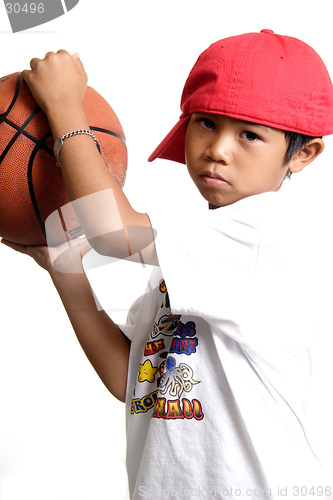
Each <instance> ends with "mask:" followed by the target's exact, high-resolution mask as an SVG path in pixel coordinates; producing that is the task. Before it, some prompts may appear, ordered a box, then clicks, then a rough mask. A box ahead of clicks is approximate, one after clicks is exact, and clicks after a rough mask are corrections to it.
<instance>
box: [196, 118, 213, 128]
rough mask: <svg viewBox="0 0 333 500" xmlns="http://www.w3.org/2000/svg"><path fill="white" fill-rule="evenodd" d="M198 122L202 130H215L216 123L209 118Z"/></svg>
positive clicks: (200, 119)
mask: <svg viewBox="0 0 333 500" xmlns="http://www.w3.org/2000/svg"><path fill="white" fill-rule="evenodd" d="M198 122H199V124H200V125H201V127H202V128H215V123H214V122H213V121H212V120H210V119H209V118H199V120H198Z"/></svg>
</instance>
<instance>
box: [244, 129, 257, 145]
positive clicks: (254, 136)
mask: <svg viewBox="0 0 333 500" xmlns="http://www.w3.org/2000/svg"><path fill="white" fill-rule="evenodd" d="M241 137H242V138H243V139H246V140H247V141H249V142H255V141H257V140H258V139H259V136H258V135H257V134H255V133H254V132H250V131H249V130H245V131H244V132H242V133H241Z"/></svg>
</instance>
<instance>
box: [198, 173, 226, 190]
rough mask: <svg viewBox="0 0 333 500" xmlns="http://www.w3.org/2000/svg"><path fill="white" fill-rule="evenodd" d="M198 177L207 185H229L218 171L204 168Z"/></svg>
mask: <svg viewBox="0 0 333 500" xmlns="http://www.w3.org/2000/svg"><path fill="white" fill-rule="evenodd" d="M200 178H201V179H202V181H203V182H204V183H205V184H207V185H208V186H215V187H218V186H220V187H221V186H226V185H230V182H228V181H227V180H226V179H225V178H224V177H222V175H220V174H219V173H218V172H211V171H209V170H206V171H204V172H202V173H201V174H200Z"/></svg>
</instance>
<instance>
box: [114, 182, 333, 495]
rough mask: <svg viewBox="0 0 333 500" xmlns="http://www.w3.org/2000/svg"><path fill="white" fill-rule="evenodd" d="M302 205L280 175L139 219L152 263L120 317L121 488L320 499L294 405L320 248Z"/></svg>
mask: <svg viewBox="0 0 333 500" xmlns="http://www.w3.org/2000/svg"><path fill="white" fill-rule="evenodd" d="M300 212H301V211H300ZM300 212H299V207H298V205H297V203H296V202H295V200H294V199H293V196H292V194H290V187H284V188H283V189H281V190H280V191H279V192H277V193H265V194H261V195H257V196H252V197H249V198H246V199H244V200H241V201H239V202H237V203H235V204H233V205H230V206H227V207H223V208H219V209H216V210H205V211H204V212H203V213H202V214H201V215H200V216H196V217H195V220H193V218H192V219H191V218H188V216H187V217H184V218H182V217H181V216H180V215H179V213H178V212H177V210H176V212H175V215H174V216H172V215H171V214H170V213H168V214H166V216H165V219H164V220H162V218H161V217H159V219H158V220H156V221H155V220H154V218H153V217H151V220H152V225H153V227H154V229H155V230H156V232H157V237H156V246H157V253H158V258H159V262H160V268H157V269H156V270H155V271H154V272H153V275H152V278H151V281H150V284H149V288H148V290H147V293H146V295H144V296H143V297H142V298H141V299H140V300H139V301H138V302H137V303H136V304H135V306H134V307H133V309H132V311H131V312H130V315H129V321H128V324H127V325H126V326H124V327H121V328H122V330H123V331H124V333H125V334H126V335H128V336H129V337H130V338H131V340H132V345H131V354H130V363H129V376H128V390H127V401H126V402H127V439H128V450H127V466H128V474H129V484H130V491H131V498H134V499H139V498H152V499H154V500H156V499H157V498H177V499H181V498H190V499H196V498H211V499H213V498H214V499H215V498H220V499H222V498H223V499H228V498H234V497H245V498H260V499H266V498H267V499H273V500H274V499H280V498H281V497H284V498H293V499H294V498H295V497H297V496H299V497H303V498H304V497H306V498H312V499H314V498H325V495H324V493H325V488H326V487H327V485H326V484H325V480H324V479H323V476H322V467H321V464H320V461H319V459H318V456H317V453H316V449H315V441H314V439H313V436H312V432H311V428H309V426H308V421H307V413H306V400H307V393H308V387H309V383H310V379H311V373H312V370H313V367H314V363H315V362H316V360H315V357H314V355H313V353H312V344H313V342H314V341H315V337H316V335H317V332H318V331H319V330H320V331H322V324H321V323H322V321H321V319H322V317H323V316H322V310H323V309H325V307H326V305H325V301H323V300H322V297H321V296H320V293H319V292H320V289H319V288H318V287H319V286H320V285H319V281H320V278H322V273H321V272H318V264H316V265H314V263H316V262H317V263H318V260H322V259H324V258H325V256H324V255H323V249H322V248H321V252H320V255H319V256H316V253H315V252H316V251H317V250H318V249H317V248H316V245H317V243H316V242H315V240H314V234H313V231H312V228H314V227H317V230H318V231H320V228H319V229H318V225H316V224H315V223H314V222H315V221H311V220H310V217H311V212H310V211H309V214H310V216H308V217H307V218H306V220H305V222H304V223H301V221H300V219H301V216H302V215H304V213H300ZM310 229H311V230H310ZM327 334H330V332H329V331H328V332H327ZM326 492H329V490H327V489H326Z"/></svg>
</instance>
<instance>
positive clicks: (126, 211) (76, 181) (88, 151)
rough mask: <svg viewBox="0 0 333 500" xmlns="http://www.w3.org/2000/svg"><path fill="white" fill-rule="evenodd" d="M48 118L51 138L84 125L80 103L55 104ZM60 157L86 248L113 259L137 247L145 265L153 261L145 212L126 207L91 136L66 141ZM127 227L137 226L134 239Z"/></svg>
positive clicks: (120, 191) (122, 195)
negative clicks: (89, 245)
mask: <svg viewBox="0 0 333 500" xmlns="http://www.w3.org/2000/svg"><path fill="white" fill-rule="evenodd" d="M48 116H49V122H50V125H51V129H52V132H53V135H54V137H55V138H56V137H58V136H61V135H62V134H64V133H67V132H69V131H72V130H77V129H82V128H88V123H87V121H86V117H85V115H84V112H83V108H82V105H81V104H80V103H77V104H76V105H75V104H73V103H72V105H71V112H70V114H68V113H66V111H65V108H64V107H63V106H59V107H58V108H57V109H54V108H52V110H49V111H48ZM60 160H61V169H62V174H63V179H64V182H65V185H66V188H67V191H68V193H69V197H70V199H71V200H72V206H73V208H74V210H75V212H76V215H77V216H78V218H79V220H80V223H81V226H82V227H83V231H84V233H85V235H86V236H87V238H88V240H89V242H90V244H91V245H92V247H93V248H94V249H95V250H96V251H97V252H98V253H101V254H103V255H110V256H112V257H117V258H128V257H129V256H131V255H132V254H133V253H136V252H137V251H138V250H139V251H140V252H141V257H142V258H143V260H144V261H145V263H149V264H157V259H156V255H155V248H154V236H153V231H152V230H151V226H150V221H149V218H148V216H147V214H144V213H139V212H136V211H135V210H134V209H133V208H132V206H131V205H130V203H129V201H128V199H127V197H126V196H125V194H124V193H123V191H122V189H121V187H120V186H119V184H118V182H117V180H116V179H115V177H114V176H113V175H112V173H111V172H110V170H109V169H108V168H107V166H106V165H105V162H104V160H103V158H102V157H101V155H100V154H99V152H98V150H97V148H96V145H95V143H94V141H93V140H92V138H91V137H89V136H88V135H85V134H83V135H76V136H73V137H71V138H70V139H66V140H65V141H64V143H63V147H62V150H61V158H60ZM133 227H136V228H139V231H135V233H134V234H135V238H134V240H133V236H129V233H128V228H133ZM131 234H132V235H133V232H132V233H131Z"/></svg>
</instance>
